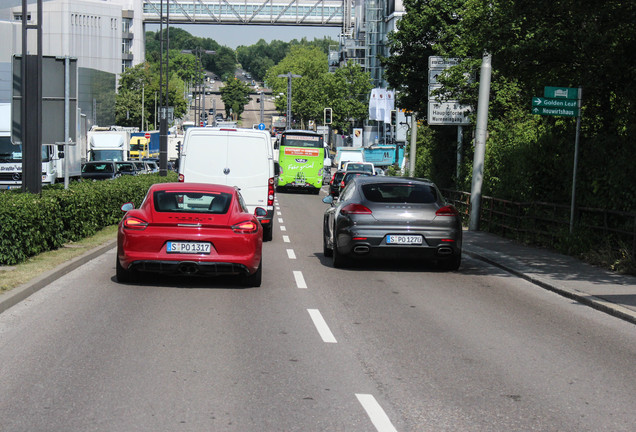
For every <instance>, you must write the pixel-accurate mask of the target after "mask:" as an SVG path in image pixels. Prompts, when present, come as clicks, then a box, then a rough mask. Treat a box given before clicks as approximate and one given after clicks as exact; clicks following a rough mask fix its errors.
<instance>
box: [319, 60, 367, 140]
mask: <svg viewBox="0 0 636 432" xmlns="http://www.w3.org/2000/svg"><path fill="white" fill-rule="evenodd" d="M371 88H372V84H371V75H370V74H369V72H364V70H363V69H362V67H361V66H360V65H358V64H356V63H353V62H351V63H349V64H347V65H346V66H344V67H341V68H338V69H336V71H335V72H334V73H333V74H327V85H326V93H327V98H328V101H327V106H330V107H331V108H332V114H333V116H332V124H333V127H334V128H336V129H339V130H348V129H350V128H351V127H354V126H361V123H362V120H363V119H365V118H366V117H367V115H368V112H369V92H370V91H371Z"/></svg>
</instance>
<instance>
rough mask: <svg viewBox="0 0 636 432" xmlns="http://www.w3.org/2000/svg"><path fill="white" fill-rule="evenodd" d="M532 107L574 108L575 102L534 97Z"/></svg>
mask: <svg viewBox="0 0 636 432" xmlns="http://www.w3.org/2000/svg"><path fill="white" fill-rule="evenodd" d="M532 106H533V107H535V106H536V107H548V108H576V107H577V101H575V100H571V99H549V98H542V97H537V96H535V97H533V98H532Z"/></svg>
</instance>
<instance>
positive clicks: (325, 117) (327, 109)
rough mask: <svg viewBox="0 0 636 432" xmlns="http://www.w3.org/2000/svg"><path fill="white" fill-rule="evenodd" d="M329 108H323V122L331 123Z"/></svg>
mask: <svg viewBox="0 0 636 432" xmlns="http://www.w3.org/2000/svg"><path fill="white" fill-rule="evenodd" d="M331 120H332V119H331V108H325V115H324V122H323V123H324V124H326V125H328V124H331Z"/></svg>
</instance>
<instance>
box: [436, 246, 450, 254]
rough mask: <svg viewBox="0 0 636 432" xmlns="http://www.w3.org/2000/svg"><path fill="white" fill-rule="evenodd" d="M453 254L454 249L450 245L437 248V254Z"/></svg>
mask: <svg viewBox="0 0 636 432" xmlns="http://www.w3.org/2000/svg"><path fill="white" fill-rule="evenodd" d="M452 254H453V249H451V248H449V247H448V246H442V247H440V248H438V249H437V255H441V256H447V255H452Z"/></svg>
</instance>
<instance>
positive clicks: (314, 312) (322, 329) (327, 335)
mask: <svg viewBox="0 0 636 432" xmlns="http://www.w3.org/2000/svg"><path fill="white" fill-rule="evenodd" d="M307 312H309V316H310V317H311V320H312V321H313V322H314V325H315V326H316V330H318V334H320V337H321V338H322V341H323V342H325V343H338V341H336V338H335V337H334V336H333V333H331V330H329V326H328V325H327V323H326V322H325V319H324V318H323V317H322V314H321V313H320V311H319V310H318V309H307Z"/></svg>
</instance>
